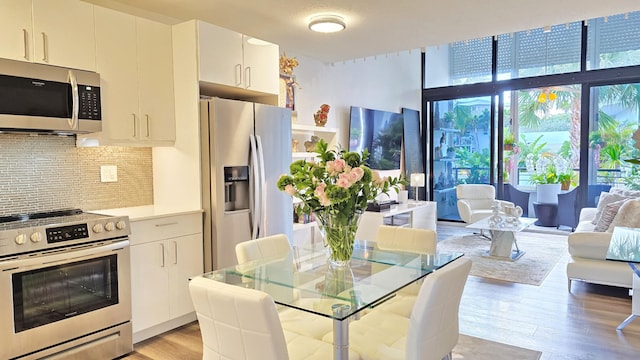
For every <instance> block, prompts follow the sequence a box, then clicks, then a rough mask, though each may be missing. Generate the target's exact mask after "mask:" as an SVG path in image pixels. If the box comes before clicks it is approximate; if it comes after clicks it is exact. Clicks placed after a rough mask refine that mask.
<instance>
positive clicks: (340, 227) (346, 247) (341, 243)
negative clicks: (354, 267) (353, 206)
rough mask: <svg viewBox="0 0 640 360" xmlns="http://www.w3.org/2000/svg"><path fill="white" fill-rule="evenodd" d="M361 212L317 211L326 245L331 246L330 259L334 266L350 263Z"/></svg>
mask: <svg viewBox="0 0 640 360" xmlns="http://www.w3.org/2000/svg"><path fill="white" fill-rule="evenodd" d="M360 215H361V213H360V212H355V213H351V214H345V213H335V214H334V213H331V212H328V211H325V212H321V213H318V212H316V220H317V221H318V225H319V227H320V233H321V234H322V239H323V242H324V245H325V246H326V247H328V248H329V261H330V262H331V264H332V265H334V266H345V265H347V264H349V261H350V260H351V256H352V255H353V243H354V240H355V237H356V231H357V230H358V223H359V222H360Z"/></svg>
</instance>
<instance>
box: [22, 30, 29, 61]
mask: <svg viewBox="0 0 640 360" xmlns="http://www.w3.org/2000/svg"><path fill="white" fill-rule="evenodd" d="M22 37H23V39H24V58H25V59H26V60H29V33H28V32H27V29H22Z"/></svg>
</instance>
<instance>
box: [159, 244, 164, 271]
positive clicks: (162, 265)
mask: <svg viewBox="0 0 640 360" xmlns="http://www.w3.org/2000/svg"><path fill="white" fill-rule="evenodd" d="M160 250H161V251H162V264H161V265H160V267H164V244H160Z"/></svg>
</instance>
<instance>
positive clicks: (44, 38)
mask: <svg viewBox="0 0 640 360" xmlns="http://www.w3.org/2000/svg"><path fill="white" fill-rule="evenodd" d="M42 50H43V53H42V61H44V62H49V47H48V46H47V34H45V33H44V32H43V33H42Z"/></svg>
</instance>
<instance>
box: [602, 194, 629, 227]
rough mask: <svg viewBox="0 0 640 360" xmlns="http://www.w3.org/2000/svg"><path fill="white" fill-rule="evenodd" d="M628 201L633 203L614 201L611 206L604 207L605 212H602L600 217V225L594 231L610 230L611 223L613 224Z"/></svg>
mask: <svg viewBox="0 0 640 360" xmlns="http://www.w3.org/2000/svg"><path fill="white" fill-rule="evenodd" d="M627 201H631V200H629V199H625V200H620V201H614V202H612V203H610V204H607V206H605V207H604V211H602V214H601V215H600V219H598V223H597V224H596V227H595V228H594V229H593V231H597V232H603V231H607V230H608V229H609V225H611V223H612V222H613V218H615V217H616V215H617V214H618V211H619V209H620V208H621V207H622V205H623V204H624V203H625V202H627Z"/></svg>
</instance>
